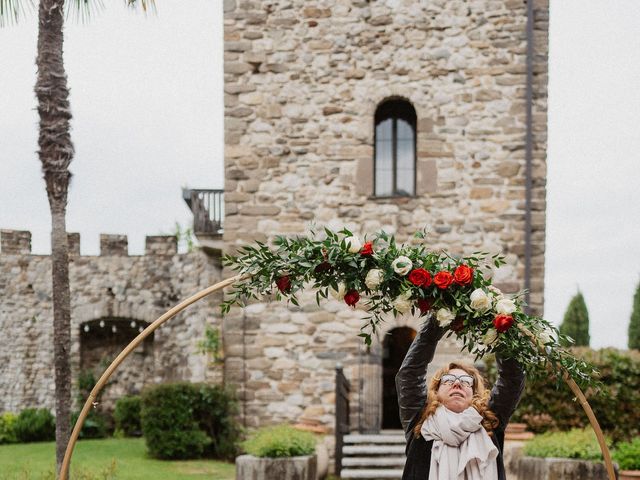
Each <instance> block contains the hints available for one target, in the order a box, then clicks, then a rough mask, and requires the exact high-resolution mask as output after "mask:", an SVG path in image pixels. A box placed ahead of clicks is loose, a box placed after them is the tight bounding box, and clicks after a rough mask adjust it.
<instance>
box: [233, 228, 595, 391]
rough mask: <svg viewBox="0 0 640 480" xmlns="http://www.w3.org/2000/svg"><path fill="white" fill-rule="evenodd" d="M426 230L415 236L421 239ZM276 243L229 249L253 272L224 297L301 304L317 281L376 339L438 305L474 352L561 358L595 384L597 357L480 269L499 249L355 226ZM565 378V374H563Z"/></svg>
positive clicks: (538, 368)
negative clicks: (437, 246) (390, 324)
mask: <svg viewBox="0 0 640 480" xmlns="http://www.w3.org/2000/svg"><path fill="white" fill-rule="evenodd" d="M424 236H425V235H424V233H423V232H418V233H417V234H416V238H417V239H418V240H420V239H421V240H424ZM274 247H275V248H274V249H272V248H269V247H268V246H267V245H265V244H263V243H260V242H256V244H255V246H254V245H248V246H244V247H242V248H240V250H239V252H238V255H237V256H230V255H227V256H225V257H224V262H225V264H226V265H227V266H229V267H230V268H231V269H233V270H236V271H238V273H241V274H247V275H248V277H247V279H246V280H244V281H242V282H239V283H237V284H235V285H233V287H232V290H231V291H230V292H229V294H228V296H227V300H226V301H225V302H223V304H222V311H223V313H226V312H228V311H229V309H230V308H231V306H232V305H234V304H242V303H243V301H244V300H245V299H248V298H261V297H262V296H264V295H273V294H275V298H276V299H281V298H282V297H286V298H287V299H288V300H290V301H291V302H292V303H293V304H295V305H298V299H297V296H296V294H297V293H298V292H300V291H301V290H303V289H305V288H306V289H309V288H310V289H312V290H314V291H315V293H316V301H317V302H318V304H320V303H321V302H322V301H323V299H326V298H328V297H329V295H331V296H333V297H334V298H336V299H338V300H341V301H344V302H345V303H346V304H347V305H349V306H351V307H355V306H359V307H361V308H363V309H364V312H363V313H365V315H364V318H363V326H362V328H361V332H360V334H359V336H361V337H362V338H363V339H364V341H365V342H366V343H367V344H371V340H372V336H373V335H375V334H376V332H377V331H378V325H379V323H380V322H381V321H383V318H384V317H385V316H387V315H401V314H405V313H408V312H412V313H413V314H419V315H428V314H432V315H435V318H436V320H437V321H438V323H439V324H440V326H441V327H444V328H446V329H447V330H448V331H449V335H451V334H453V335H456V336H457V337H458V338H460V339H461V340H462V342H463V344H464V348H465V349H466V350H468V351H469V352H470V353H472V354H475V355H476V358H478V357H482V356H483V355H485V354H487V353H490V352H496V351H500V352H501V353H502V354H503V355H507V356H512V357H515V358H517V359H518V361H519V362H520V363H521V364H522V365H524V366H525V368H526V370H527V372H528V373H529V374H530V375H533V376H536V375H539V374H544V375H548V371H547V367H548V366H549V364H550V365H551V366H552V367H553V368H554V369H555V371H558V368H556V367H560V366H562V367H564V368H565V369H566V371H567V372H568V374H569V375H570V376H571V377H572V378H573V379H574V380H575V381H576V382H577V383H578V384H580V385H582V386H589V385H595V384H596V383H597V382H596V381H595V380H594V378H593V374H594V373H595V372H594V371H593V369H592V367H591V366H589V365H588V364H586V363H585V362H583V361H580V360H578V359H576V358H575V357H574V356H573V355H572V354H571V353H570V352H568V351H566V350H564V349H562V348H561V347H560V344H559V340H565V338H564V337H562V336H561V335H560V334H559V333H558V331H557V329H556V328H555V327H553V326H552V325H551V324H550V323H549V322H547V321H546V320H544V319H542V318H538V317H533V316H529V315H527V314H525V313H524V310H523V307H524V305H523V301H522V296H521V295H516V296H513V297H509V296H507V295H505V294H503V293H502V292H501V291H500V290H499V289H497V288H496V287H495V286H493V285H492V284H491V279H490V278H489V276H487V275H486V274H485V273H484V272H488V271H490V269H491V268H492V267H500V266H501V265H503V264H504V258H503V257H502V256H501V255H492V256H490V255H489V254H487V253H483V252H475V253H473V254H472V255H471V256H468V257H464V258H455V257H453V256H451V255H449V254H447V253H446V252H434V251H429V250H428V249H427V248H426V246H425V245H424V242H422V244H419V245H399V244H397V243H396V241H395V238H394V237H393V236H390V235H388V234H386V233H385V232H379V233H377V234H375V235H373V236H372V237H371V238H367V239H365V241H364V242H362V241H361V240H360V239H359V238H358V237H356V236H355V235H354V234H353V233H352V232H350V231H348V230H347V229H343V230H341V231H339V232H334V231H331V230H329V229H324V231H323V232H322V233H321V234H320V235H316V234H315V233H314V232H311V235H310V236H309V237H295V238H286V237H277V238H276V239H275V240H274ZM557 380H558V382H561V380H562V379H561V378H558V379H557Z"/></svg>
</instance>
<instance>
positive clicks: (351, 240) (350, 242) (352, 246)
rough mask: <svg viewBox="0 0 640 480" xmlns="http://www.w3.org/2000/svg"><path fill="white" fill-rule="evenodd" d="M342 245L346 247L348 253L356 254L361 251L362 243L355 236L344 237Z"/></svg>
mask: <svg viewBox="0 0 640 480" xmlns="http://www.w3.org/2000/svg"><path fill="white" fill-rule="evenodd" d="M344 243H345V244H346V245H347V250H349V253H358V252H359V251H360V250H361V249H362V242H361V241H360V238H358V237H357V236H355V235H354V236H352V237H346V238H345V239H344Z"/></svg>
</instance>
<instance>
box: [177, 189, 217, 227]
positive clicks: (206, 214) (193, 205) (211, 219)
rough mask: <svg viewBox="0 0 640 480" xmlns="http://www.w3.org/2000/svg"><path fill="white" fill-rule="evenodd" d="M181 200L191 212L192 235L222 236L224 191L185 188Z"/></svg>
mask: <svg viewBox="0 0 640 480" xmlns="http://www.w3.org/2000/svg"><path fill="white" fill-rule="evenodd" d="M182 198H183V199H184V201H185V202H186V203H187V205H189V208H190V209H191V211H192V212H193V233H195V234H196V235H222V232H223V216H224V190H209V189H187V188H185V189H183V190H182Z"/></svg>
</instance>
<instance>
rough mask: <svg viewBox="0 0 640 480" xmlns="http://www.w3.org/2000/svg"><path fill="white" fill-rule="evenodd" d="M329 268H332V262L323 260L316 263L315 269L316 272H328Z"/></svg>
mask: <svg viewBox="0 0 640 480" xmlns="http://www.w3.org/2000/svg"><path fill="white" fill-rule="evenodd" d="M329 270H331V264H330V263H329V262H322V263H319V264H318V265H316V268H315V269H314V272H315V273H325V272H328V271H329Z"/></svg>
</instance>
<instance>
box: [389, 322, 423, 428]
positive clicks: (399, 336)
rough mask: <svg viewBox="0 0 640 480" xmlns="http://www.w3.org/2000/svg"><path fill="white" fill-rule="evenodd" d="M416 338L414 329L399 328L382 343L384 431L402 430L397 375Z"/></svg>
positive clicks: (390, 333) (391, 332)
mask: <svg viewBox="0 0 640 480" xmlns="http://www.w3.org/2000/svg"><path fill="white" fill-rule="evenodd" d="M415 336H416V331H415V330H414V329H413V328H410V327H397V328H394V329H393V330H391V331H390V332H389V333H388V334H387V335H386V337H385V339H384V341H383V342H382V347H383V351H382V428H383V429H384V430H397V429H401V428H402V425H401V424H400V415H399V412H398V394H397V393H396V374H397V373H398V370H400V366H401V365H402V361H403V360H404V357H405V355H406V354H407V351H408V350H409V346H410V345H411V342H413V339H414V338H415Z"/></svg>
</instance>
